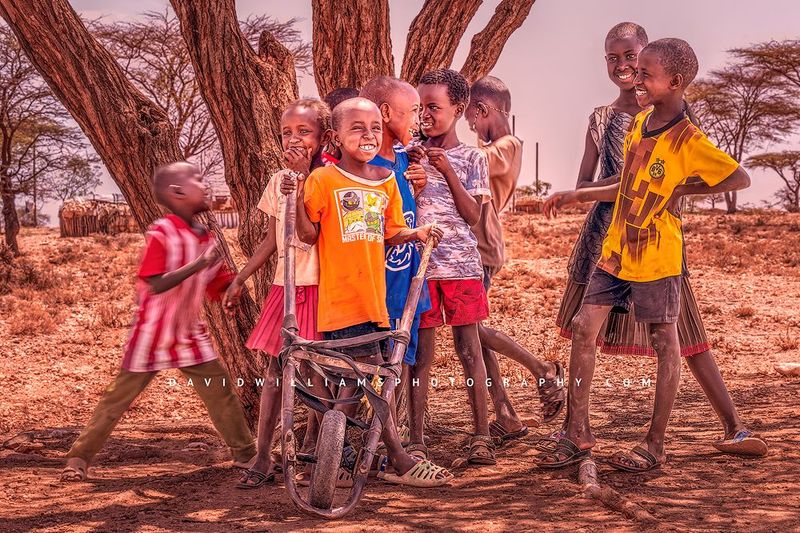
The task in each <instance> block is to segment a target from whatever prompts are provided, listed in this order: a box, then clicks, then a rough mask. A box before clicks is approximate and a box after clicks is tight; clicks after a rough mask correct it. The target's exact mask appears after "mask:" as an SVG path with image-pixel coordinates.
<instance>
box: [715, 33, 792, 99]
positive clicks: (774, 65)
mask: <svg viewBox="0 0 800 533" xmlns="http://www.w3.org/2000/svg"><path fill="white" fill-rule="evenodd" d="M730 53H732V54H733V55H734V56H736V57H737V58H739V59H740V60H742V61H743V62H744V63H745V64H746V65H748V66H750V67H757V68H760V69H764V70H767V71H769V72H772V73H773V74H775V76H777V77H778V78H779V79H783V80H784V81H786V82H787V83H789V84H791V85H793V86H794V87H795V88H797V89H800V39H794V40H786V41H768V42H765V43H758V44H754V45H752V46H750V47H747V48H734V49H733V50H730Z"/></svg>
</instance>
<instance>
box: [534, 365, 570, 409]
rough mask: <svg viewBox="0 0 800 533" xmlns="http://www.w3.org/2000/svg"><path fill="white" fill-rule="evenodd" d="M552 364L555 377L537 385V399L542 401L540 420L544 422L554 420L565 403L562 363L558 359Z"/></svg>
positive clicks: (565, 393)
mask: <svg viewBox="0 0 800 533" xmlns="http://www.w3.org/2000/svg"><path fill="white" fill-rule="evenodd" d="M553 364H554V365H556V377H555V379H548V380H545V382H544V383H542V384H541V385H537V389H538V390H539V401H540V402H541V403H542V421H543V422H544V423H545V424H547V423H549V422H552V421H553V420H555V419H556V417H558V415H559V413H561V410H562V409H563V408H564V405H565V404H566V403H567V391H566V389H565V388H564V385H565V384H566V381H565V380H564V365H562V364H561V363H560V362H558V361H553ZM559 382H560V383H561V385H559ZM548 413H549V414H548Z"/></svg>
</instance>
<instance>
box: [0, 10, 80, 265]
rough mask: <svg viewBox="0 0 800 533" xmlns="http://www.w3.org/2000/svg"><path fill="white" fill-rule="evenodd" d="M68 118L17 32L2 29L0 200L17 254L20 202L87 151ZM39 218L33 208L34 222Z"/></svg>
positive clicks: (10, 243)
mask: <svg viewBox="0 0 800 533" xmlns="http://www.w3.org/2000/svg"><path fill="white" fill-rule="evenodd" d="M68 118H69V115H68V114H67V112H66V111H65V110H64V108H63V107H62V106H61V105H60V104H59V103H58V100H56V98H55V97H54V96H53V93H52V92H51V90H50V88H49V87H48V86H47V84H46V83H45V82H44V80H43V79H42V78H41V76H40V75H39V73H38V72H36V69H35V68H34V66H33V65H32V64H31V62H30V61H29V60H28V58H27V56H26V55H25V53H24V51H23V49H22V47H21V46H20V45H19V43H18V42H17V40H16V39H15V37H14V34H13V33H12V32H11V30H10V29H9V28H8V27H6V26H5V25H3V26H0V198H2V203H3V226H4V227H5V242H6V245H7V246H8V247H9V249H10V250H11V251H12V252H13V254H14V255H18V254H19V252H20V250H19V243H18V240H17V235H18V234H19V227H20V222H19V216H18V213H17V208H16V200H17V198H18V197H19V196H26V195H31V196H36V192H37V186H38V185H40V184H42V183H44V181H45V179H46V177H47V176H49V175H51V174H52V173H53V172H58V171H61V170H64V168H65V165H66V164H67V161H68V160H69V159H70V158H71V157H73V156H74V155H75V154H76V153H78V152H81V151H85V149H86V140H85V138H84V136H83V135H82V134H81V132H80V130H78V129H77V128H75V127H74V126H72V125H70V124H69V121H68ZM37 200H38V198H34V206H36V203H37ZM35 215H36V209H35V207H34V221H35V220H36V216H35Z"/></svg>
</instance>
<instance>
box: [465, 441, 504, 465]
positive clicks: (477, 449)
mask: <svg viewBox="0 0 800 533" xmlns="http://www.w3.org/2000/svg"><path fill="white" fill-rule="evenodd" d="M494 450H495V446H494V442H493V441H492V437H490V436H488V435H473V437H472V438H471V439H470V440H469V454H468V455H467V463H469V464H471V465H496V464H497V458H496V457H495V455H494Z"/></svg>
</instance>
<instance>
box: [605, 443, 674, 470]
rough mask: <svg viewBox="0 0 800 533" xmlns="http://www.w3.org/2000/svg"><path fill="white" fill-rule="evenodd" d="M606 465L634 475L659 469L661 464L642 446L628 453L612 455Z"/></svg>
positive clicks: (635, 447)
mask: <svg viewBox="0 0 800 533" xmlns="http://www.w3.org/2000/svg"><path fill="white" fill-rule="evenodd" d="M637 457H638V458H637ZM630 463H634V464H630ZM608 464H610V465H611V466H612V467H614V468H616V469H617V470H622V471H623V472H633V473H634V474H639V473H641V472H649V471H650V470H654V469H656V468H659V467H660V466H661V464H662V463H659V462H658V459H656V456H655V455H653V454H652V453H650V450H648V449H647V448H643V447H642V446H634V447H633V449H632V450H631V451H630V452H628V453H625V452H621V451H620V452H616V453H614V455H612V456H611V459H610V460H609V461H608Z"/></svg>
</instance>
